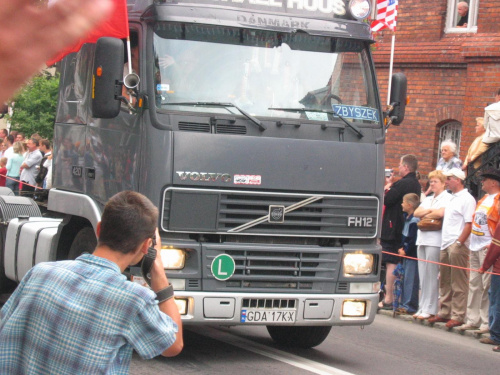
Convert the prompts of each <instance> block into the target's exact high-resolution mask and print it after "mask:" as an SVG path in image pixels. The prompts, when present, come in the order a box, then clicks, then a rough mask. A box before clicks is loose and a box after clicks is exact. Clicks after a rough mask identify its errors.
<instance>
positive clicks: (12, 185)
mask: <svg viewBox="0 0 500 375" xmlns="http://www.w3.org/2000/svg"><path fill="white" fill-rule="evenodd" d="M12 178H15V179H16V180H19V176H18V177H12ZM5 186H6V187H8V188H10V189H11V190H12V191H13V192H14V194H15V195H19V182H18V181H14V180H11V179H7V181H5Z"/></svg>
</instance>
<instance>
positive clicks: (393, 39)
mask: <svg viewBox="0 0 500 375" xmlns="http://www.w3.org/2000/svg"><path fill="white" fill-rule="evenodd" d="M395 44H396V33H395V32H394V31H393V32H392V43H391V60H390V63H389V84H388V86H387V105H390V104H391V102H390V101H391V84H392V66H393V63H394V45H395Z"/></svg>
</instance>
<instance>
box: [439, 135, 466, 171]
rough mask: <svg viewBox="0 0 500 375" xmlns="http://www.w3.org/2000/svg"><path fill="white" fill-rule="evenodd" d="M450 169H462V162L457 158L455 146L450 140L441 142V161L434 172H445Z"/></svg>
mask: <svg viewBox="0 0 500 375" xmlns="http://www.w3.org/2000/svg"><path fill="white" fill-rule="evenodd" d="M452 168H458V169H460V168H462V161H461V160H460V159H459V158H457V145H456V144H455V142H453V141H452V140H451V139H447V140H446V141H443V142H441V159H439V161H438V162H437V166H436V170H438V171H443V172H447V171H449V170H450V169H452Z"/></svg>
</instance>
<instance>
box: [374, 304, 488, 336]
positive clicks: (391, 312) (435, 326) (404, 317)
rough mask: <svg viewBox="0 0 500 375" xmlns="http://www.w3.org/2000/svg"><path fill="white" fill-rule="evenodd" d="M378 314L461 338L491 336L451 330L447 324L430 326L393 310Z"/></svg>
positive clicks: (455, 329)
mask: <svg viewBox="0 0 500 375" xmlns="http://www.w3.org/2000/svg"><path fill="white" fill-rule="evenodd" d="M377 314H380V315H386V316H389V317H392V318H394V319H399V320H404V321H407V322H410V323H413V324H418V325H421V326H424V327H428V328H435V329H440V330H442V331H446V332H451V333H456V334H459V335H461V336H469V337H473V338H475V339H478V340H479V339H480V338H483V337H490V335H489V334H488V333H478V332H477V331H462V330H459V329H457V328H458V327H455V328H451V329H450V328H448V327H446V323H434V324H430V323H429V322H428V321H427V320H418V319H413V316H412V315H405V314H395V315H394V314H393V311H392V310H378V312H377Z"/></svg>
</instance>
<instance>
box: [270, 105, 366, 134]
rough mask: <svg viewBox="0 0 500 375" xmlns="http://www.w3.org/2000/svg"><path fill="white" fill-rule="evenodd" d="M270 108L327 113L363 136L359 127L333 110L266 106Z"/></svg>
mask: <svg viewBox="0 0 500 375" xmlns="http://www.w3.org/2000/svg"><path fill="white" fill-rule="evenodd" d="M268 109H271V110H275V111H285V112H299V113H305V112H316V113H327V114H329V115H333V116H336V117H338V118H339V119H341V120H342V121H343V122H344V123H345V124H346V125H347V126H348V127H349V128H351V129H352V130H354V132H355V133H356V134H357V135H358V137H359V138H363V137H364V136H363V133H361V129H359V128H358V127H357V126H356V125H354V124H351V123H349V122H348V121H347V120H346V119H345V118H344V117H343V116H341V115H339V114H338V113H337V112H335V111H327V110H324V109H308V108H275V107H271V108H268Z"/></svg>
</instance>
